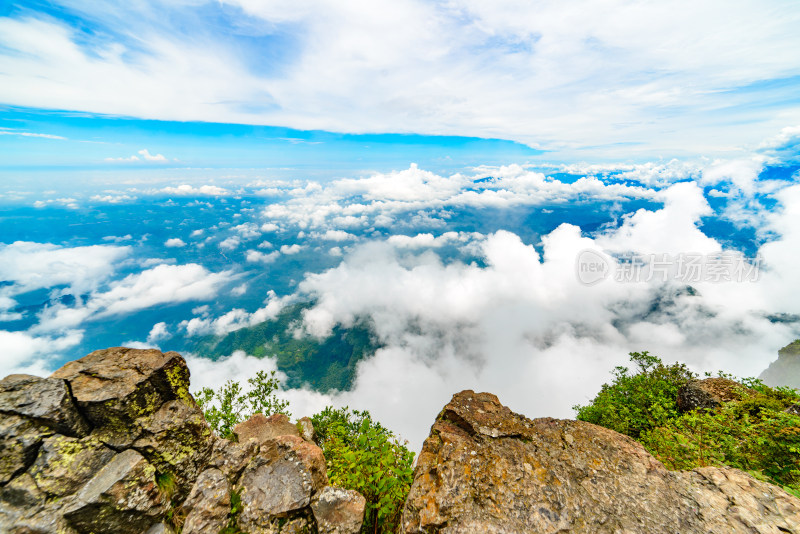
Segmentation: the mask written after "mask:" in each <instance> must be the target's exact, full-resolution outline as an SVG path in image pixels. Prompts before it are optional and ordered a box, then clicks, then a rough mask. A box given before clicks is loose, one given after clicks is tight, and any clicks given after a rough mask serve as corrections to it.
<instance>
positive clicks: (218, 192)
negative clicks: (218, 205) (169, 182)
mask: <svg viewBox="0 0 800 534" xmlns="http://www.w3.org/2000/svg"><path fill="white" fill-rule="evenodd" d="M156 193H166V194H169V195H180V196H213V197H218V196H225V195H229V194H230V191H228V190H227V189H225V188H224V187H219V186H216V185H201V186H200V187H194V186H191V185H189V184H182V185H179V186H177V187H172V186H170V187H164V188H163V189H159V190H158V191H156Z"/></svg>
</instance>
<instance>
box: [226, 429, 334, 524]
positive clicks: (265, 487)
mask: <svg viewBox="0 0 800 534" xmlns="http://www.w3.org/2000/svg"><path fill="white" fill-rule="evenodd" d="M327 483H328V480H327V475H326V472H325V457H324V456H323V455H322V450H321V449H320V448H319V447H317V446H316V445H313V444H311V443H308V442H307V441H304V440H303V439H301V438H299V437H297V436H280V437H278V438H275V439H273V440H271V441H269V442H268V443H267V444H266V445H263V446H262V447H261V448H260V449H259V452H258V454H256V456H255V457H254V458H253V459H252V460H251V461H250V463H249V464H248V466H247V467H246V468H245V470H244V472H243V473H242V476H241V478H240V479H239V484H238V489H239V491H240V495H241V499H242V513H241V514H240V516H239V525H240V527H241V528H242V530H244V531H246V532H250V533H254V532H271V531H272V529H274V528H275V526H276V525H278V524H279V523H280V521H279V520H280V519H284V518H291V517H292V515H293V514H296V513H299V512H300V511H301V510H302V509H304V508H306V507H307V506H308V505H309V504H310V503H311V498H312V496H313V495H314V494H315V493H316V492H317V491H319V490H321V489H322V488H323V487H324V486H326V485H327Z"/></svg>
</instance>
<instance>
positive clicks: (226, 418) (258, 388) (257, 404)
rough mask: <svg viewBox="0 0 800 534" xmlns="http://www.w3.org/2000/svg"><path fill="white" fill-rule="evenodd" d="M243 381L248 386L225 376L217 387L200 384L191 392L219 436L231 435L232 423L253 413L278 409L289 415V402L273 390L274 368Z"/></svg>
mask: <svg viewBox="0 0 800 534" xmlns="http://www.w3.org/2000/svg"><path fill="white" fill-rule="evenodd" d="M247 382H248V384H249V385H250V388H249V389H248V390H245V389H244V388H242V385H241V384H240V383H239V382H235V381H233V380H228V381H227V382H226V383H225V385H223V386H222V387H221V388H219V389H218V390H217V391H214V390H213V389H212V388H203V389H202V390H200V391H199V392H198V393H196V394H195V400H196V401H197V404H198V405H199V406H200V409H202V410H203V414H204V415H205V418H206V421H208V424H209V425H210V426H211V428H212V429H213V430H214V432H216V433H217V434H218V435H219V436H221V437H223V438H226V439H234V434H233V427H235V426H236V425H237V424H239V423H241V422H242V421H244V420H246V419H248V418H249V417H250V416H251V415H253V414H255V413H262V414H264V415H266V416H270V415H273V414H276V413H282V414H286V415H287V416H291V414H290V413H289V411H288V407H289V403H288V402H287V401H283V400H280V399H279V398H278V397H277V395H276V394H275V392H276V391H278V389H279V386H280V380H279V379H277V378H275V371H272V372H271V373H270V374H269V375H268V374H267V372H266V371H259V372H258V373H256V376H254V377H252V378H249V379H248V380H247Z"/></svg>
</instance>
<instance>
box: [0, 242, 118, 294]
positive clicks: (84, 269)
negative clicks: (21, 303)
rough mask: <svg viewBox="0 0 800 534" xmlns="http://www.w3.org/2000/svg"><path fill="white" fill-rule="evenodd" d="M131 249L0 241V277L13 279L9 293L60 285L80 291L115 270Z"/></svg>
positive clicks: (104, 278)
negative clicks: (2, 242) (1, 242)
mask: <svg viewBox="0 0 800 534" xmlns="http://www.w3.org/2000/svg"><path fill="white" fill-rule="evenodd" d="M131 251H132V249H131V247H119V246H111V245H93V246H87V247H72V248H70V247H61V246H58V245H53V244H50V243H33V242H29V241H16V242H14V243H11V244H9V245H4V244H0V279H2V280H8V281H11V282H14V285H13V286H11V292H12V294H17V293H21V292H24V291H30V290H33V289H40V288H48V287H55V286H60V285H66V286H68V287H69V289H70V291H71V292H72V293H73V294H80V293H84V292H86V291H89V290H91V289H94V288H96V287H98V285H99V284H101V283H103V282H104V281H105V280H107V279H108V278H109V277H110V276H111V275H112V274H113V273H114V272H115V264H116V263H118V262H119V261H121V260H123V259H124V258H126V257H127V256H129V255H130V254H131ZM6 291H8V290H6Z"/></svg>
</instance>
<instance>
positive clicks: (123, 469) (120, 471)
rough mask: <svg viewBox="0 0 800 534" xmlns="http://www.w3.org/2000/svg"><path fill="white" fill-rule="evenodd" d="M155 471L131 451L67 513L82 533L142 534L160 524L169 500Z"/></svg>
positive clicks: (111, 465) (96, 479)
mask: <svg viewBox="0 0 800 534" xmlns="http://www.w3.org/2000/svg"><path fill="white" fill-rule="evenodd" d="M155 474H156V471H155V468H154V467H153V466H152V465H150V463H148V462H147V460H145V459H144V458H143V457H142V455H141V454H139V453H138V452H136V451H134V450H132V449H129V450H126V451H123V452H121V453H119V454H117V455H116V456H114V457H113V458H112V459H111V461H110V462H109V463H108V464H106V465H105V466H104V467H103V468H102V469H101V470H100V471H99V472H98V473H97V474H96V475H95V476H94V477H93V478H92V479H91V480H90V481H89V482H88V483H87V484H86V485H85V486H84V487H83V488H82V489H81V490H80V491H79V492H78V493H77V494H76V495H75V502H73V503H72V504H71V505H70V506H69V507H68V508H67V509H66V510H65V511H64V518H65V519H66V520H67V522H68V524H69V525H70V526H71V527H72V528H74V529H75V530H77V531H78V532H81V533H86V534H89V533H94V532H114V533H116V534H141V533H142V532H146V531H147V530H148V529H149V528H150V527H151V526H152V525H154V524H156V523H158V522H159V521H160V518H161V517H162V516H163V515H164V513H165V512H166V510H167V499H166V497H165V496H164V495H163V494H162V493H161V491H160V490H159V488H158V486H157V484H156V480H155Z"/></svg>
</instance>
